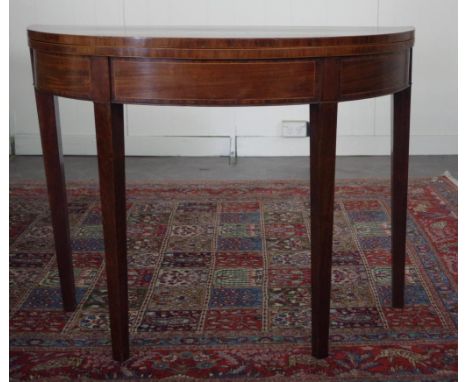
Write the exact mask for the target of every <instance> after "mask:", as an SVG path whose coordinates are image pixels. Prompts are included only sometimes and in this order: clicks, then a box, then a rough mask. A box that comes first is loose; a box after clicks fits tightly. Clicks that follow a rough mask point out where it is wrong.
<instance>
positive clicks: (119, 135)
mask: <svg viewBox="0 0 468 382" xmlns="http://www.w3.org/2000/svg"><path fill="white" fill-rule="evenodd" d="M94 117H95V121H96V141H97V149H98V162H99V183H100V190H101V208H102V220H103V228H104V243H105V252H106V274H107V293H108V297H109V316H110V327H111V337H112V354H113V357H114V359H115V360H116V361H125V360H126V359H127V358H128V357H129V338H128V337H129V334H128V292H127V247H126V246H127V240H126V206H125V153H124V123H123V105H121V104H110V103H95V104H94Z"/></svg>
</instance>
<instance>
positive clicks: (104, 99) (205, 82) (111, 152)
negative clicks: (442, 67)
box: [28, 26, 414, 361]
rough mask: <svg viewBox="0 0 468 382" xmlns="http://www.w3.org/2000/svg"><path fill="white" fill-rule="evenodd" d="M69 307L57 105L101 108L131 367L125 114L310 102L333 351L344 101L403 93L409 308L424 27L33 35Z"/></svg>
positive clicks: (109, 246)
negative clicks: (416, 54)
mask: <svg viewBox="0 0 468 382" xmlns="http://www.w3.org/2000/svg"><path fill="white" fill-rule="evenodd" d="M28 41H29V47H30V50H31V61H32V67H33V77H34V87H35V93H36V103H37V111H38V116H39V126H40V132H41V141H42V148H43V156H44V163H45V169H46V178H47V186H48V193H49V202H50V208H51V215H52V225H53V228H54V240H55V249H56V255H57V263H58V268H59V274H60V282H61V290H62V298H63V304H64V309H65V310H66V311H73V310H74V309H75V307H76V300H75V283H74V277H73V267H72V255H71V248H70V232H69V231H70V230H69V222H68V213H67V199H66V189H65V177H64V169H63V155H62V150H61V135H60V125H59V116H58V107H57V102H56V97H57V96H63V97H68V98H76V99H85V100H90V101H92V102H93V103H94V114H95V124H96V141H97V149H98V161H99V181H100V193H101V206H102V217H103V228H104V242H105V257H106V272H107V283H108V295H109V313H110V326H111V337H112V351H113V357H114V359H116V360H119V361H123V360H125V359H127V358H128V357H129V331H128V291H127V254H126V208H125V171H124V162H125V156H124V144H125V142H124V122H123V121H124V116H123V104H153V105H192V106H242V105H291V104H308V105H309V108H310V209H311V211H310V213H311V216H310V237H311V274H312V280H311V282H312V303H311V305H312V306H311V309H312V323H311V326H312V337H311V341H312V354H313V355H314V356H316V357H318V358H322V357H326V356H327V355H328V351H329V344H328V333H329V323H330V318H329V312H330V293H331V259H332V239H333V205H334V179H335V150H336V123H337V112H338V103H339V102H341V101H348V100H358V99H363V98H370V97H377V96H382V95H389V94H391V95H393V129H392V179H391V189H392V270H393V271H392V287H393V288H392V292H393V306H394V307H395V308H402V307H403V305H404V267H405V243H406V209H407V187H408V154H409V131H410V103H411V71H412V70H411V69H412V65H411V61H412V47H413V44H414V29H413V28H410V27H388V28H386V27H385V28H384V27H360V28H356V27H336V28H328V27H263V26H262V27H151V28H141V27H125V28H124V27H108V28H105V27H70V26H31V27H29V28H28Z"/></svg>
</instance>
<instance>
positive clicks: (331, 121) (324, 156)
mask: <svg viewBox="0 0 468 382" xmlns="http://www.w3.org/2000/svg"><path fill="white" fill-rule="evenodd" d="M337 111H338V104H337V103H322V104H311V105H310V241H311V268H312V269H311V273H312V355H313V356H315V357H317V358H324V357H326V356H327V355H328V333H329V325H330V292H331V260H332V244H333V210H334V208H333V207H334V206H333V203H334V193H335V148H336V120H337Z"/></svg>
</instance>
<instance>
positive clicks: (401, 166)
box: [392, 87, 411, 308]
mask: <svg viewBox="0 0 468 382" xmlns="http://www.w3.org/2000/svg"><path fill="white" fill-rule="evenodd" d="M410 104H411V88H410V87H409V88H407V89H405V90H402V91H400V92H398V93H395V94H394V95H393V134H392V297H393V298H392V300H393V307H394V308H403V306H404V294H405V254H406V210H407V193H408V159H409V131H410Z"/></svg>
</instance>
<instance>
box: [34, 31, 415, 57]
mask: <svg viewBox="0 0 468 382" xmlns="http://www.w3.org/2000/svg"><path fill="white" fill-rule="evenodd" d="M28 36H29V43H30V46H31V47H41V46H44V44H47V45H48V48H49V49H50V50H57V51H60V50H61V49H62V50H64V49H67V48H68V49H69V50H70V52H73V53H74V54H93V55H103V56H121V55H122V54H124V55H127V56H137V57H142V56H148V57H161V58H162V57H164V56H167V57H171V56H173V57H174V58H184V55H183V51H185V52H186V53H188V54H190V52H193V51H194V50H202V51H204V54H203V55H201V56H200V57H197V58H206V59H210V58H281V57H287V58H291V57H318V56H322V57H323V56H344V55H351V54H355V53H357V52H362V53H376V52H383V51H393V50H397V49H401V48H405V47H409V46H411V45H412V44H413V42H414V28H412V27H301V26H297V27H289V26H288V27H286V26H267V27H265V26H238V27H235V26H232V27H228V26H212V27H183V26H173V27H73V26H31V27H29V28H28ZM155 49H157V50H158V51H157V52H156V51H155ZM220 50H221V51H224V54H223V52H220ZM236 50H237V52H236ZM246 50H248V51H246ZM210 53H211V54H210ZM236 53H237V54H236ZM189 57H190V56H189V55H187V58H189Z"/></svg>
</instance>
